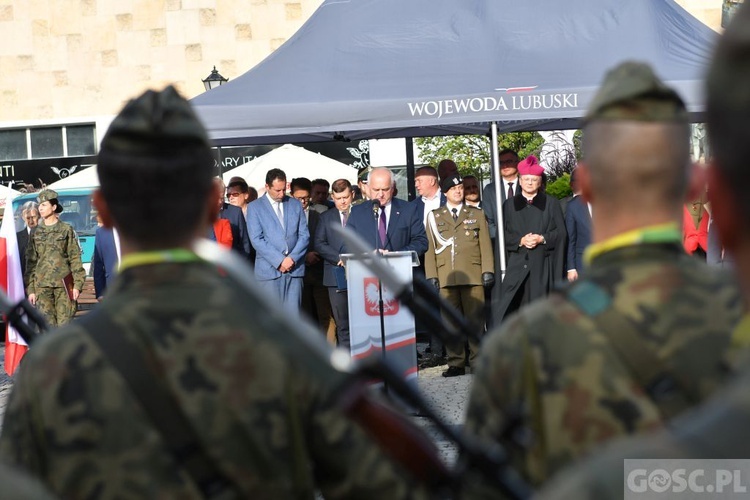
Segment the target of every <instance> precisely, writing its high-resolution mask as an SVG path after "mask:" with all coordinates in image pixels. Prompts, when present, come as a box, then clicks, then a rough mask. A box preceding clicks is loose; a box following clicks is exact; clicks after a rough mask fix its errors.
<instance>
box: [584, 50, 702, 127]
mask: <svg viewBox="0 0 750 500" xmlns="http://www.w3.org/2000/svg"><path fill="white" fill-rule="evenodd" d="M593 120H633V121H643V122H685V123H687V121H688V115H687V110H686V108H685V103H684V102H683V101H682V98H680V96H679V95H678V94H677V92H675V91H674V90H673V89H672V88H670V87H668V86H667V85H665V84H664V82H662V81H661V80H660V79H659V78H658V77H657V76H656V75H655V74H654V72H653V70H652V69H651V67H650V66H649V65H648V64H645V63H641V62H635V61H627V62H624V63H622V64H620V65H618V66H616V67H615V68H613V69H611V70H609V71H608V72H607V74H606V76H605V77H604V82H602V84H601V86H600V87H599V91H598V92H597V93H596V95H595V96H594V99H593V100H592V101H591V104H590V105H589V109H588V112H587V113H586V116H585V117H584V122H586V123H588V122H590V121H593Z"/></svg>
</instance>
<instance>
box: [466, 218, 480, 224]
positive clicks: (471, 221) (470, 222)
mask: <svg viewBox="0 0 750 500" xmlns="http://www.w3.org/2000/svg"><path fill="white" fill-rule="evenodd" d="M476 223H477V220H476V219H464V224H476Z"/></svg>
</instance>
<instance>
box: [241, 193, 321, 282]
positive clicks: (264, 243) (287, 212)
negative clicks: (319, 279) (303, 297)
mask: <svg viewBox="0 0 750 500" xmlns="http://www.w3.org/2000/svg"><path fill="white" fill-rule="evenodd" d="M282 203H283V208H282V210H283V211H284V227H281V223H280V222H279V219H278V217H276V212H275V211H274V209H273V207H272V206H271V202H270V201H269V200H268V196H265V195H264V196H261V197H260V198H258V199H257V200H255V201H253V202H252V203H250V205H249V206H248V207H247V226H248V228H249V230H250V242H251V243H252V245H253V247H254V248H255V277H256V278H258V279H259V280H261V281H263V280H272V279H276V278H278V277H280V276H281V274H282V273H281V271H279V266H280V265H281V262H282V261H283V260H284V257H287V256H289V257H291V258H292V260H293V261H294V268H293V269H292V270H291V271H290V274H291V275H292V277H295V278H302V277H303V276H304V275H305V254H306V253H307V245H308V244H309V243H310V232H309V230H308V229H307V221H305V214H304V213H303V211H302V204H301V203H300V202H299V201H297V200H295V199H294V198H290V197H288V196H284V199H283V200H282Z"/></svg>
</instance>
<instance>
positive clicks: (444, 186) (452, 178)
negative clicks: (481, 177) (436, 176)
mask: <svg viewBox="0 0 750 500" xmlns="http://www.w3.org/2000/svg"><path fill="white" fill-rule="evenodd" d="M462 185H463V181H462V180H461V176H460V175H458V174H451V175H449V176H448V177H446V178H445V179H443V180H442V181H440V190H441V191H442V192H443V193H447V192H448V191H450V189H451V188H452V187H454V186H462Z"/></svg>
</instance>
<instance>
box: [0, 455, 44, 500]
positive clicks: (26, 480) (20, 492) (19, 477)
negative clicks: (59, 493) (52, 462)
mask: <svg viewBox="0 0 750 500" xmlns="http://www.w3.org/2000/svg"><path fill="white" fill-rule="evenodd" d="M0 483H2V485H3V495H2V496H3V498H8V499H13V500H52V499H53V498H55V497H53V496H52V494H51V493H50V492H49V491H47V489H46V488H45V487H44V485H43V484H42V482H41V480H39V479H37V478H35V477H33V476H30V475H28V474H27V473H26V472H24V471H22V470H20V469H18V468H16V467H13V466H11V465H6V464H3V463H0Z"/></svg>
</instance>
